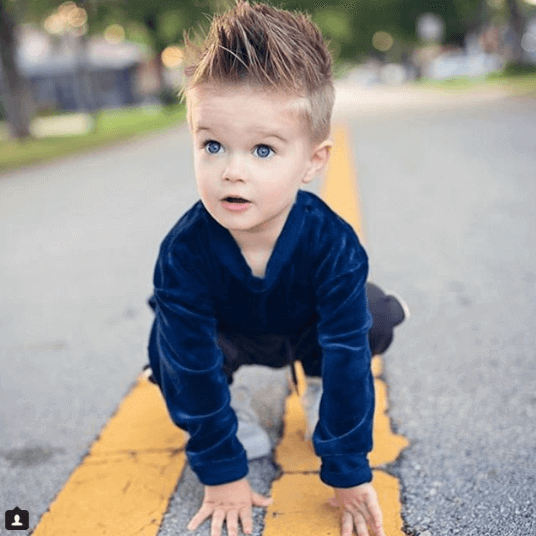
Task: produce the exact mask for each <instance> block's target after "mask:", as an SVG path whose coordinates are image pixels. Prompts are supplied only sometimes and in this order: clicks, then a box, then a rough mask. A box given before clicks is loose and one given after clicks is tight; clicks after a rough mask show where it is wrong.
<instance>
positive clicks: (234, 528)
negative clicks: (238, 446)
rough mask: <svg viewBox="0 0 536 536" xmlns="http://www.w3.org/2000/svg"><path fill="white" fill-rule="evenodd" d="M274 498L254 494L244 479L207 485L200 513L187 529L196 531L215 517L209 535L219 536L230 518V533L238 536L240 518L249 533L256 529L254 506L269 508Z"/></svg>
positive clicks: (228, 525) (193, 518) (228, 526)
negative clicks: (252, 510)
mask: <svg viewBox="0 0 536 536" xmlns="http://www.w3.org/2000/svg"><path fill="white" fill-rule="evenodd" d="M271 503H272V499H270V498H267V497H263V496H262V495H259V494H258V493H255V492H254V491H253V490H252V489H251V488H250V487H249V482H248V481H247V480H246V479H245V478H242V479H241V480H237V481H236V482H230V483H229V484H221V485H219V486H205V497H204V499H203V504H202V505H201V508H200V509H199V511H198V512H197V513H196V514H195V516H194V517H192V519H191V520H190V523H188V530H195V529H196V528H197V527H199V525H201V523H203V521H205V519H207V518H209V517H210V516H212V528H211V531H210V536H220V534H221V529H222V526H223V522H224V520H225V519H227V534H228V535H229V536H238V516H240V521H241V523H242V529H243V531H244V532H245V533H246V534H251V531H252V530H253V520H252V517H251V506H252V505H253V506H269V505H270V504H271Z"/></svg>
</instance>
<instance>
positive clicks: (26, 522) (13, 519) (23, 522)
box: [6, 506, 30, 530]
mask: <svg viewBox="0 0 536 536" xmlns="http://www.w3.org/2000/svg"><path fill="white" fill-rule="evenodd" d="M29 526H30V512H28V510H21V509H20V508H19V507H18V506H15V508H13V510H8V511H7V512H6V529H7V530H28V528H29Z"/></svg>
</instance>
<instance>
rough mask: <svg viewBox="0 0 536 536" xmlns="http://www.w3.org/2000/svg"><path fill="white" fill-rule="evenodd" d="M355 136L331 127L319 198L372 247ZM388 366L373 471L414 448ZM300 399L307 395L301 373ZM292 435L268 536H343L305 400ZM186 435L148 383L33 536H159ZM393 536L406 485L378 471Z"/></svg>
mask: <svg viewBox="0 0 536 536" xmlns="http://www.w3.org/2000/svg"><path fill="white" fill-rule="evenodd" d="M349 139H350V135H349V132H348V130H347V128H346V127H345V126H343V125H340V124H336V125H334V127H333V141H334V147H333V150H332V154H331V157H330V163H329V166H328V169H327V171H326V179H325V181H324V183H323V187H322V192H321V197H322V198H323V199H324V201H326V203H328V204H329V205H330V206H331V207H332V208H333V210H335V212H337V213H338V214H339V215H340V216H341V217H342V218H344V219H345V220H346V221H347V222H348V223H350V224H351V225H352V226H353V227H354V229H355V230H356V232H357V233H358V235H359V237H360V239H361V241H362V242H364V241H365V237H364V236H363V231H362V222H361V216H360V210H359V203H358V196H357V189H356V185H355V177H356V172H355V166H354V164H353V162H352V157H351V155H352V152H351V148H350V147H349ZM381 367H382V363H381V360H380V358H379V357H378V356H376V357H374V360H373V372H374V375H375V380H374V381H375V386H376V411H375V416H374V450H373V452H372V453H371V455H370V458H369V459H370V462H371V464H372V466H373V467H379V466H382V465H384V464H387V463H389V462H392V461H394V460H395V459H396V458H397V457H398V455H399V453H400V451H401V450H402V449H403V448H405V447H406V446H407V445H408V442H407V440H406V439H405V438H403V437H401V436H398V435H394V434H393V433H392V431H391V426H390V422H389V418H388V416H387V413H386V412H387V393H386V386H385V383H384V382H383V381H382V380H381V379H380V378H379V376H380V374H381ZM297 373H298V382H299V384H300V385H299V392H300V393H304V392H305V378H304V374H303V369H302V368H301V367H300V365H299V363H297ZM284 420H285V423H284V435H283V438H282V439H281V441H280V443H279V445H278V447H277V449H276V462H277V463H278V464H279V465H280V466H281V468H282V476H281V477H280V478H279V479H278V480H276V481H274V482H273V485H272V496H273V498H274V501H273V503H272V504H271V505H270V506H269V507H268V510H267V512H266V518H265V529H264V533H263V534H264V536H285V535H287V534H288V535H291V534H292V535H293V536H295V535H296V534H307V535H308V534H311V533H314V534H315V535H326V536H327V535H332V536H335V535H337V534H339V533H340V514H339V511H338V510H337V509H335V508H333V507H331V506H329V505H328V503H327V499H328V498H329V497H330V496H332V489H331V488H330V487H329V486H326V485H325V484H324V483H322V482H321V480H320V478H319V476H318V473H319V471H320V460H319V459H318V458H317V457H316V455H315V454H314V451H313V447H312V444H311V442H310V441H305V440H304V438H303V436H304V432H305V416H304V413H303V410H302V406H301V402H300V400H299V398H298V395H297V394H296V393H294V392H292V393H291V394H290V395H289V396H288V397H287V400H286V410H285V416H284ZM185 444H186V439H185V434H184V433H183V432H182V431H181V430H180V429H179V428H177V427H176V426H175V425H174V424H173V423H172V422H171V420H170V418H169V415H168V413H167V409H166V406H165V402H164V400H163V398H162V395H161V393H160V390H159V389H158V387H157V386H156V385H154V384H152V383H149V382H148V381H147V380H146V379H144V378H143V377H142V376H140V377H139V378H138V381H137V383H136V385H135V387H134V388H133V389H132V391H131V392H130V393H129V394H128V395H127V396H126V397H125V398H124V399H123V401H122V402H121V405H120V406H119V408H118V410H117V412H116V413H115V415H114V416H113V417H112V418H111V419H110V420H109V421H108V423H107V424H106V426H105V427H104V429H103V430H102V432H101V434H100V436H99V437H98V438H97V440H96V441H95V442H94V443H93V445H92V447H91V449H90V451H89V453H88V455H87V456H86V457H85V458H84V460H83V461H82V463H81V464H80V465H79V466H78V467H77V468H76V470H75V471H74V472H73V473H72V474H71V476H70V477H69V479H68V480H67V482H66V484H65V486H64V488H63V489H62V490H61V492H60V493H59V494H58V496H57V497H56V499H55V500H54V502H53V503H52V504H51V505H50V508H49V510H48V511H47V512H46V513H45V514H44V515H43V516H42V518H41V520H40V522H39V524H38V525H37V527H36V529H35V531H34V532H33V536H64V535H65V534H68V535H69V536H105V535H113V536H127V535H130V534H138V535H140V536H155V535H156V534H157V532H158V530H159V528H160V525H161V523H162V519H163V517H164V514H165V512H166V510H167V507H168V504H169V500H170V499H171V496H172V494H173V492H174V490H175V487H176V485H177V482H178V480H179V479H180V477H181V475H182V472H183V469H184V466H185V464H186V463H187V460H186V456H185V452H184V447H185ZM373 474H374V480H373V484H374V487H375V489H376V491H377V493H378V496H379V500H380V504H381V507H382V512H383V516H384V528H385V533H386V535H387V536H403V533H402V519H401V515H400V490H399V484H398V481H397V480H396V479H395V478H394V477H392V476H390V475H389V474H387V473H386V472H385V471H382V470H380V469H374V470H373Z"/></svg>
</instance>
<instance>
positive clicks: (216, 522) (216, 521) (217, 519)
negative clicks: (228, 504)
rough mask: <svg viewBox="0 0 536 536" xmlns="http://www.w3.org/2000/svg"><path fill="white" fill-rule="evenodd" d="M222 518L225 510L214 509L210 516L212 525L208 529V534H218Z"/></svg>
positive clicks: (216, 535)
mask: <svg viewBox="0 0 536 536" xmlns="http://www.w3.org/2000/svg"><path fill="white" fill-rule="evenodd" d="M224 519H225V510H220V509H217V510H215V511H214V514H213V516H212V527H211V529H210V536H220V534H221V528H222V527H223V521H224Z"/></svg>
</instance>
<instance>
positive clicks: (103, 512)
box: [32, 376, 186, 536]
mask: <svg viewBox="0 0 536 536" xmlns="http://www.w3.org/2000/svg"><path fill="white" fill-rule="evenodd" d="M185 443H186V440H185V435H184V432H182V430H181V429H180V428H178V427H176V426H175V425H174V424H173V423H172V421H171V419H170V418H169V415H168V413H167V410H166V406H165V403H164V400H163V398H162V396H161V394H160V390H159V389H158V387H157V386H156V385H154V384H152V383H149V382H148V381H147V380H146V379H144V378H143V377H142V376H140V377H139V378H138V381H137V383H136V385H135V387H134V389H133V390H132V391H131V392H130V393H129V394H128V395H127V396H126V397H125V398H124V400H123V402H122V403H121V405H120V407H119V409H118V411H117V412H116V414H115V415H114V416H113V417H112V418H111V419H110V420H109V421H108V423H107V425H106V426H105V428H104V429H103V431H102V433H101V435H100V437H99V438H98V439H97V440H96V441H95V443H94V444H93V446H92V448H91V450H90V452H89V454H88V455H87V456H86V457H85V458H84V460H83V461H82V463H81V465H80V466H79V467H77V468H76V470H75V471H74V472H73V473H72V474H71V476H70V478H69V479H68V481H67V483H66V484H65V486H64V487H63V489H62V490H61V492H60V493H59V494H58V496H57V498H56V499H55V501H54V502H53V503H52V504H51V506H50V508H49V510H48V511H47V512H46V513H45V514H44V515H43V516H42V518H41V520H40V522H39V524H38V526H37V527H36V529H35V531H34V532H33V533H32V534H33V536H64V535H65V534H68V535H69V536H101V535H102V536H104V535H110V536H121V535H126V534H138V535H140V536H155V535H156V534H157V532H158V530H159V528H160V525H161V523H162V518H163V517H164V513H165V512H166V510H167V507H168V503H169V499H170V498H171V495H172V494H173V492H174V490H175V487H176V485H177V481H178V480H179V478H180V476H181V474H182V470H183V468H184V465H185V463H186V456H185V453H184V446H185Z"/></svg>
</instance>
